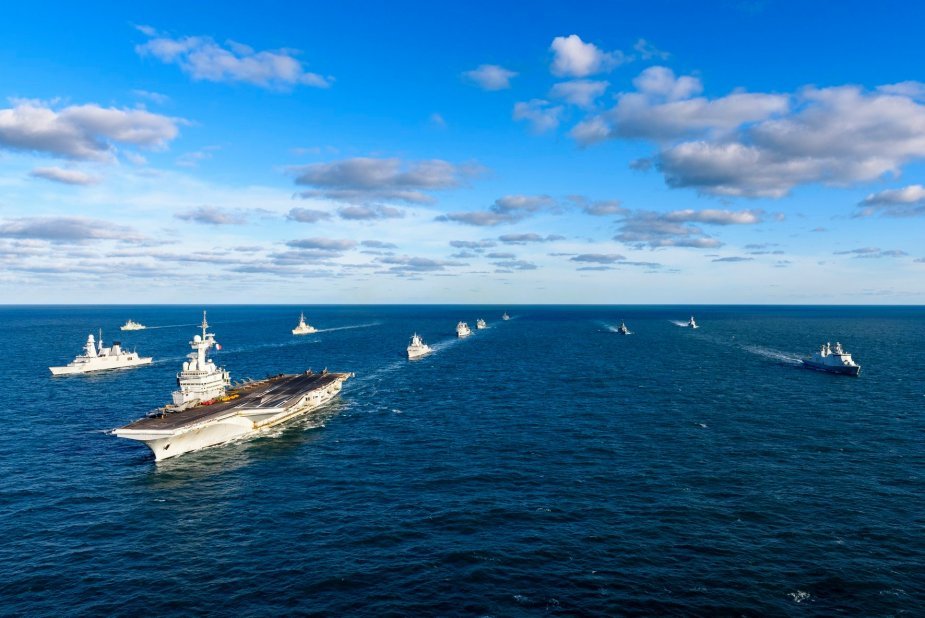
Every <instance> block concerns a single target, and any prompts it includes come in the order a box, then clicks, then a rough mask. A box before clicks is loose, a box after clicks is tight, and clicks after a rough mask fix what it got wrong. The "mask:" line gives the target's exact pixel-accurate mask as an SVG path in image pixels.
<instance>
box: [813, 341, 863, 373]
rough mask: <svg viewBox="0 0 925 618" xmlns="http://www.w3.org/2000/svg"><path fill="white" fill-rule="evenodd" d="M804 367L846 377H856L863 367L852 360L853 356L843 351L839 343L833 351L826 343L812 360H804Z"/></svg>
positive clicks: (836, 343)
mask: <svg viewBox="0 0 925 618" xmlns="http://www.w3.org/2000/svg"><path fill="white" fill-rule="evenodd" d="M803 366H804V367H808V368H809V369H815V370H816V371H827V372H829V373H838V374H841V375H846V376H856V375H858V374H859V373H861V366H860V365H858V364H857V363H856V362H854V360H853V359H852V358H851V355H850V354H848V353H847V352H845V351H844V349H842V347H841V344H840V343H839V342H837V341H836V342H835V348H834V349H833V348H832V346H831V344H829V343H826V344H825V345H823V346H822V347H821V348H820V349H819V351H818V352H816V353H815V354H813V356H812V358H805V359H803Z"/></svg>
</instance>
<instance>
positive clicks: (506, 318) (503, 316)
mask: <svg viewBox="0 0 925 618" xmlns="http://www.w3.org/2000/svg"><path fill="white" fill-rule="evenodd" d="M501 319H502V320H510V319H511V316H509V315H508V314H507V311H505V312H504V315H502V316H501Z"/></svg>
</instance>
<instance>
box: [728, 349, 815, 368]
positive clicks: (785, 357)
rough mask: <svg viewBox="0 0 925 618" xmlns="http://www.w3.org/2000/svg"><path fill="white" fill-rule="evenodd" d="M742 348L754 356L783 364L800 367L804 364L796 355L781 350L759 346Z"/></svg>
mask: <svg viewBox="0 0 925 618" xmlns="http://www.w3.org/2000/svg"><path fill="white" fill-rule="evenodd" d="M741 347H742V349H743V350H745V351H746V352H751V353H752V354H757V355H758V356H763V357H765V358H769V359H771V360H776V361H780V362H782V363H789V364H792V365H799V364H800V363H802V362H803V361H802V359H801V358H800V357H799V356H797V355H796V354H790V353H787V352H781V351H780V350H774V349H771V348H765V347H762V346H759V345H743V346H741Z"/></svg>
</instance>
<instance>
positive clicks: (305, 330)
mask: <svg viewBox="0 0 925 618" xmlns="http://www.w3.org/2000/svg"><path fill="white" fill-rule="evenodd" d="M317 332H318V329H317V328H315V327H314V326H312V325H311V324H307V323H306V322H305V314H304V313H303V314H302V315H301V316H299V325H298V326H296V327H295V328H293V329H292V334H293V335H310V334H312V333H317Z"/></svg>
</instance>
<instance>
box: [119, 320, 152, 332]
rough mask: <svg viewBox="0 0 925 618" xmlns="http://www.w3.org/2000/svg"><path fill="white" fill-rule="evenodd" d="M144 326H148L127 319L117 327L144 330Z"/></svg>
mask: <svg viewBox="0 0 925 618" xmlns="http://www.w3.org/2000/svg"><path fill="white" fill-rule="evenodd" d="M146 328H148V327H147V326H145V325H144V324H139V323H138V322H133V321H132V320H129V321H128V322H126V323H125V324H123V325H122V326H120V327H119V329H120V330H144V329H146Z"/></svg>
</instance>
